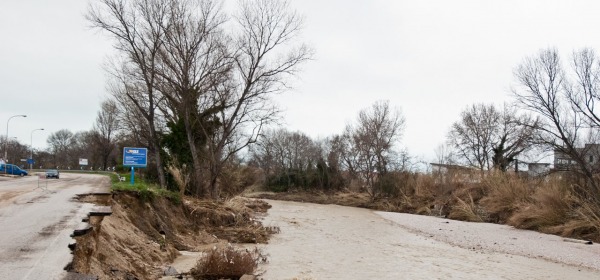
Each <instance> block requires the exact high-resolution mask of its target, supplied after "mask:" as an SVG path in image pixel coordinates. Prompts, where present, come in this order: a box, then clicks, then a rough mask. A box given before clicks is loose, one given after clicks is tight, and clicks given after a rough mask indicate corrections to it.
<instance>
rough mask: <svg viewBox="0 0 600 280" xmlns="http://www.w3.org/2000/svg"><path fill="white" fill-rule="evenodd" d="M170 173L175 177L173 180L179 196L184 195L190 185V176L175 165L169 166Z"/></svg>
mask: <svg viewBox="0 0 600 280" xmlns="http://www.w3.org/2000/svg"><path fill="white" fill-rule="evenodd" d="M169 172H170V173H171V175H173V179H174V180H175V182H176V183H177V187H178V188H179V194H180V195H183V194H184V193H185V190H186V188H187V186H188V185H189V183H190V175H189V174H188V173H187V172H186V171H185V170H182V169H180V168H177V167H175V165H169Z"/></svg>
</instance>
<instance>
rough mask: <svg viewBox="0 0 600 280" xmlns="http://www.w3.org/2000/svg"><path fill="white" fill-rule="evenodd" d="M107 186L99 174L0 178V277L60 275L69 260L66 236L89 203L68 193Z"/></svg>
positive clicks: (88, 190) (90, 190)
mask: <svg viewBox="0 0 600 280" xmlns="http://www.w3.org/2000/svg"><path fill="white" fill-rule="evenodd" d="M39 186H44V187H47V190H44V189H42V188H39ZM108 189H109V178H108V177H106V176H100V175H91V174H89V175H88V174H75V173H73V174H67V173H61V176H60V179H49V180H45V179H41V180H40V179H38V177H37V176H35V174H34V176H27V177H23V178H7V177H0V278H1V279H62V278H63V277H65V276H66V272H65V271H64V267H65V266H66V265H67V264H68V263H69V262H70V261H71V259H72V256H71V254H70V250H69V248H68V247H67V246H68V244H69V243H72V242H73V241H74V240H73V239H72V238H71V237H70V235H71V233H73V230H74V228H75V227H76V226H77V225H78V224H79V223H80V222H81V219H82V218H84V217H85V216H86V215H87V213H88V212H89V210H90V209H91V208H92V206H93V205H92V204H89V203H81V202H78V201H76V200H74V199H73V198H74V197H75V195H76V194H83V193H91V192H106V191H108Z"/></svg>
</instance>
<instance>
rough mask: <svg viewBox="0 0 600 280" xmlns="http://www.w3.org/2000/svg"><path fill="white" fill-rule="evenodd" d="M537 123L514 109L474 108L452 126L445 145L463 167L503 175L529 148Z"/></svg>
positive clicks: (491, 105)
mask: <svg viewBox="0 0 600 280" xmlns="http://www.w3.org/2000/svg"><path fill="white" fill-rule="evenodd" d="M537 126H538V121H537V119H534V118H531V117H530V116H528V115H526V114H518V112H517V111H516V109H514V107H510V106H508V105H504V106H503V108H502V109H500V110H499V109H497V108H496V107H495V106H494V105H493V104H489V105H485V104H473V105H471V106H470V107H468V108H467V109H466V110H465V111H463V112H462V113H461V117H460V120H459V121H457V122H455V123H454V124H452V128H451V130H450V132H449V134H448V142H449V144H450V145H451V146H452V147H453V148H454V151H455V152H456V154H457V157H459V158H460V159H462V160H463V161H464V162H465V163H466V164H468V165H470V166H474V167H477V168H479V169H480V170H482V171H483V170H490V169H491V168H497V169H499V170H501V171H506V170H507V169H508V167H509V166H510V164H512V163H513V162H514V161H515V160H516V158H517V157H518V156H519V155H521V154H523V153H524V152H525V151H527V150H528V149H531V148H532V143H533V137H534V133H535V129H536V128H537Z"/></svg>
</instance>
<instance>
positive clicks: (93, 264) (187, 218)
mask: <svg viewBox="0 0 600 280" xmlns="http://www.w3.org/2000/svg"><path fill="white" fill-rule="evenodd" d="M80 199H81V200H84V201H87V202H96V203H99V204H104V205H110V206H111V207H112V212H113V214H112V215H111V216H106V217H91V219H90V224H92V226H93V230H92V231H91V232H90V233H88V234H86V235H83V236H80V237H76V238H75V239H76V242H77V243H76V244H77V245H76V247H75V250H74V258H73V263H72V264H71V267H70V270H71V271H75V272H78V273H82V274H87V275H95V276H98V277H99V279H158V278H159V277H160V276H162V275H163V273H164V270H165V269H166V268H167V267H168V266H169V265H170V264H171V263H172V261H173V260H174V259H175V258H176V257H177V256H178V255H179V252H178V251H202V250H205V249H206V248H207V245H209V244H217V243H227V242H230V243H266V241H267V239H268V237H269V235H270V231H269V230H268V229H267V228H263V227H262V226H261V224H260V222H258V221H256V220H254V218H253V217H254V215H255V213H261V212H262V213H264V212H266V211H267V209H268V208H269V207H270V206H269V205H268V204H266V203H264V202H261V201H254V200H248V199H243V198H235V199H232V200H230V201H227V202H223V203H217V202H213V201H203V200H197V199H192V198H184V199H183V201H182V202H179V203H177V202H174V201H171V200H169V199H167V198H163V197H155V198H153V199H151V200H150V201H144V200H143V199H142V198H140V197H138V196H137V194H136V193H130V192H114V193H113V194H112V197H110V196H105V198H101V199H98V198H94V197H89V196H84V197H81V198H80ZM104 199H106V200H104Z"/></svg>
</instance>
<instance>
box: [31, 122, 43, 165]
mask: <svg viewBox="0 0 600 280" xmlns="http://www.w3.org/2000/svg"><path fill="white" fill-rule="evenodd" d="M38 130H44V129H43V128H36V129H34V130H32V131H31V139H30V140H31V146H30V147H29V149H30V150H31V153H30V154H29V171H30V172H31V170H32V169H33V132H34V131H38Z"/></svg>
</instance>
